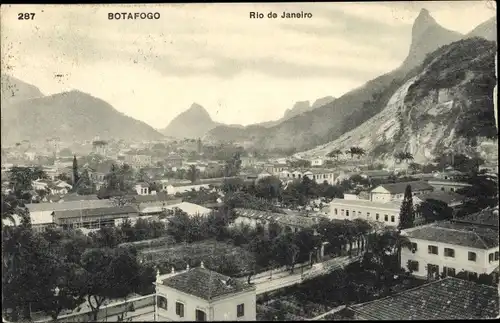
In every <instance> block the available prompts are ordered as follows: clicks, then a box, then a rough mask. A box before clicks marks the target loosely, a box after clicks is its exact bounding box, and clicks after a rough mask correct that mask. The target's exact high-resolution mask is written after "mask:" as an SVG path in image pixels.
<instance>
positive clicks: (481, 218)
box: [453, 206, 499, 229]
mask: <svg viewBox="0 0 500 323" xmlns="http://www.w3.org/2000/svg"><path fill="white" fill-rule="evenodd" d="M498 221H499V217H498V206H496V207H494V208H487V209H484V210H481V211H479V212H476V213H472V214H469V215H466V216H465V217H462V218H455V219H453V222H457V223H469V224H474V225H479V226H487V227H493V228H497V229H498V224H499V223H498Z"/></svg>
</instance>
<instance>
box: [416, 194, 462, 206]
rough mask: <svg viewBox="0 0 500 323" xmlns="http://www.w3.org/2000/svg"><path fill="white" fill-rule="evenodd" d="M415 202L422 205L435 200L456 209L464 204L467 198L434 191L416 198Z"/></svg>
mask: <svg viewBox="0 0 500 323" xmlns="http://www.w3.org/2000/svg"><path fill="white" fill-rule="evenodd" d="M415 200H416V201H417V202H420V203H422V202H424V201H428V200H435V201H440V202H443V203H445V204H446V205H447V206H449V207H451V208H456V207H458V206H460V205H462V204H463V202H464V200H465V197H464V196H463V195H460V194H458V193H455V192H443V191H433V192H429V193H424V194H421V195H419V196H416V198H415Z"/></svg>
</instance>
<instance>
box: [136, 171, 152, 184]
mask: <svg viewBox="0 0 500 323" xmlns="http://www.w3.org/2000/svg"><path fill="white" fill-rule="evenodd" d="M136 180H137V181H138V182H149V176H148V174H147V173H146V171H145V170H144V168H141V169H139V171H138V172H137V175H136Z"/></svg>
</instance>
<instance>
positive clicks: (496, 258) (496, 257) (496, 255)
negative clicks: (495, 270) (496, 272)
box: [495, 251, 498, 260]
mask: <svg viewBox="0 0 500 323" xmlns="http://www.w3.org/2000/svg"><path fill="white" fill-rule="evenodd" d="M495 260H498V251H495Z"/></svg>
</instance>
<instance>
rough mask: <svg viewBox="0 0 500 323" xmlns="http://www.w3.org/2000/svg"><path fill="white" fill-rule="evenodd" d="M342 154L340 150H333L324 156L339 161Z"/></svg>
mask: <svg viewBox="0 0 500 323" xmlns="http://www.w3.org/2000/svg"><path fill="white" fill-rule="evenodd" d="M342 154H343V152H342V150H340V149H335V150H332V151H331V152H329V153H328V154H327V155H326V156H328V157H335V159H337V160H339V156H340V155H342Z"/></svg>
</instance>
